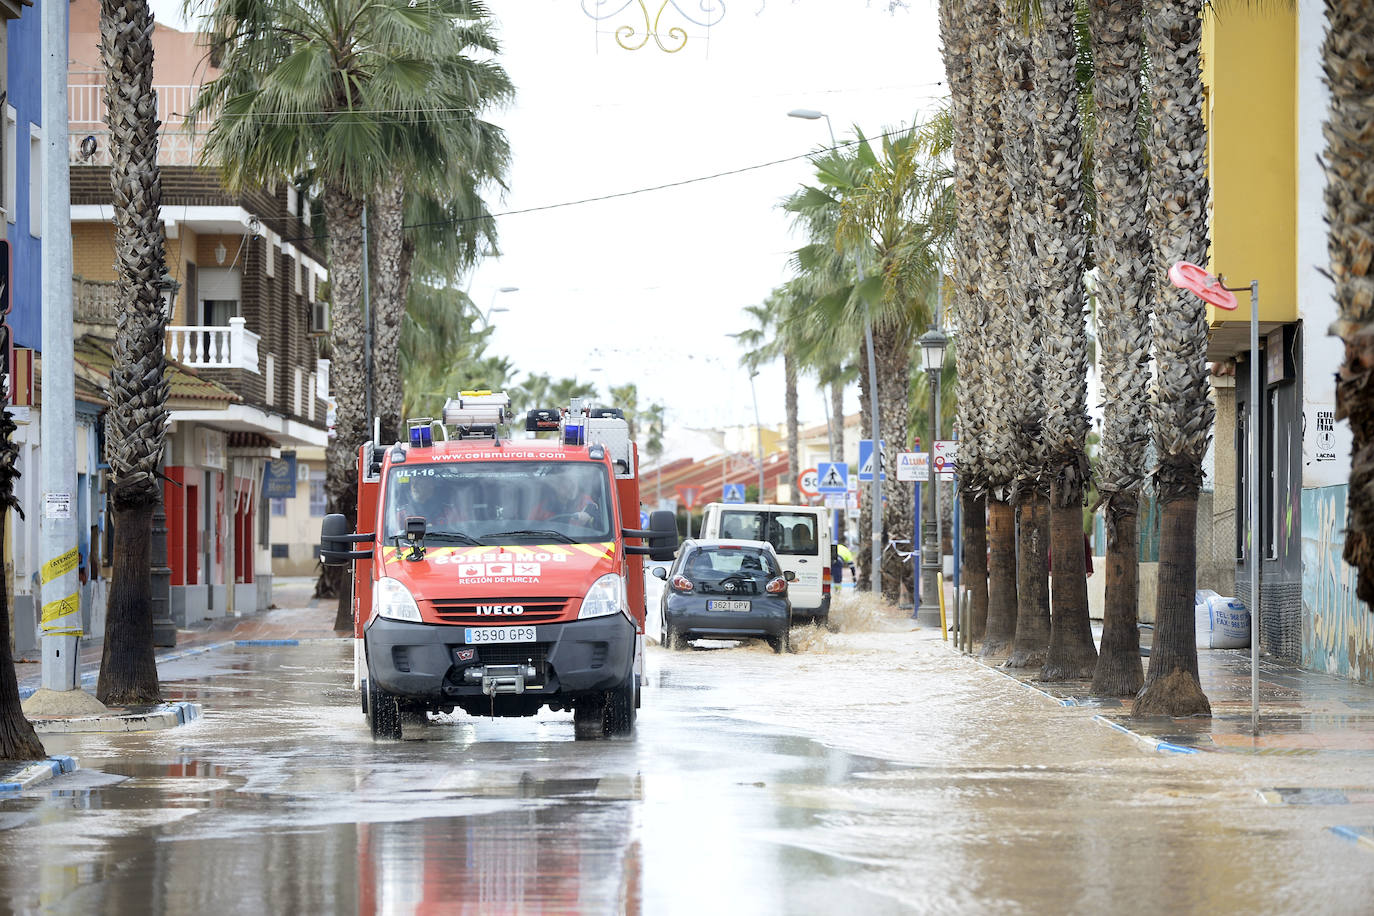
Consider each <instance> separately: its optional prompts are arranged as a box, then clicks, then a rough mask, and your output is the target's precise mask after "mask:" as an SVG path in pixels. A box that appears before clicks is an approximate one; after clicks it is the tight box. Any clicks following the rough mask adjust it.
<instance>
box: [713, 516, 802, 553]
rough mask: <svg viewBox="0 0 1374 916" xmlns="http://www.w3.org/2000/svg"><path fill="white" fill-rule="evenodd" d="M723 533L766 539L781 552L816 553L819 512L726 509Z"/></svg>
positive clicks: (741, 538) (723, 518)
mask: <svg viewBox="0 0 1374 916" xmlns="http://www.w3.org/2000/svg"><path fill="white" fill-rule="evenodd" d="M720 536H721V537H722V538H727V539H740V540H745V541H767V542H768V543H770V544H772V545H773V550H774V551H776V552H777V554H778V555H779V556H783V555H785V554H790V555H802V556H812V557H813V556H815V555H816V544H817V541H816V515H815V513H812V512H767V511H758V510H747V511H733V512H725V513H723V514H722V515H721V521H720Z"/></svg>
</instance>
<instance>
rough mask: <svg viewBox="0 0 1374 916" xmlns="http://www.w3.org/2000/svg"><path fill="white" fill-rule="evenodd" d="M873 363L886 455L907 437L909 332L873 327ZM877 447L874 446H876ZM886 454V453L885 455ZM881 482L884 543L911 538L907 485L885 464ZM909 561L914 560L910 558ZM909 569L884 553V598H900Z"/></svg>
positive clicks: (909, 576)
mask: <svg viewBox="0 0 1374 916" xmlns="http://www.w3.org/2000/svg"><path fill="white" fill-rule="evenodd" d="M873 350H874V363H875V366H876V369H877V372H878V410H879V411H880V412H881V416H880V421H881V424H882V428H881V430H880V432H881V433H882V437H883V441H885V442H889V443H892V447H891V448H889V449H888V450H887V455H892V454H895V453H896V452H897V451H899V450H901V449H903V448H905V447H906V443H907V438H908V419H907V409H908V406H907V405H908V404H909V399H908V391H909V390H910V388H911V351H910V340H909V339H908V335H907V334H905V333H903V332H902V331H901V330H900V329H899V328H897V327H893V326H884V325H879V326H877V327H875V328H874V329H873ZM875 448H876V445H875ZM884 457H886V456H884ZM883 473H884V474H885V475H886V476H887V479H886V480H884V481H883V483H882V492H883V500H884V503H885V504H884V506H883V533H884V544H886V542H887V541H890V540H891V539H892V538H907V539H911V544H912V546H913V547H915V546H918V545H919V541H918V538H919V535H917V534H916V533H915V532H913V531H912V526H913V524H914V521H915V518H914V515H915V509H914V506H913V503H912V499H911V492H910V490H909V489H908V487H907V485H906V484H905V483H903V482H902V481H899V480H898V479H897V471H896V468H895V467H886V466H885V467H884V468H883ZM912 562H913V563H914V562H916V561H915V559H914V558H913V560H912ZM911 582H912V568H911V566H910V565H908V564H907V563H906V562H905V561H904V560H903V559H902V558H901V557H899V556H897V553H896V552H895V551H891V550H888V551H884V553H883V597H884V598H886V599H887V600H888V601H891V602H892V603H893V604H896V603H898V602H899V601H901V597H902V588H903V586H904V585H905V586H907V590H908V591H910V590H911V589H912V587H913V586H912V585H911Z"/></svg>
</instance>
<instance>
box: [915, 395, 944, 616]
mask: <svg viewBox="0 0 1374 916" xmlns="http://www.w3.org/2000/svg"><path fill="white" fill-rule="evenodd" d="M927 374H928V376H929V378H930V431H931V440H930V452H929V454H928V456H927V459H926V486H927V487H928V488H929V490H930V494H929V496H927V498H926V511H927V513H928V514H929V517H928V518H926V519H925V520H924V521H923V522H922V524H921V547H920V550H921V552H920V557H921V599H922V600H921V606H920V608H919V609H918V610H917V616H916V619H917V620H918V621H919V622H920V623H922V624H923V625H925V626H934V627H938V626H939V625H940V596H939V594H938V589H939V587H940V585H939V579H938V576H937V575H936V574H937V573H938V572H939V566H938V562H939V561H938V559H937V557H938V552H939V545H938V544H937V543H936V538H937V537H938V534H937V529H936V519H935V512H936V507H935V436H936V435H937V434H938V430H939V426H938V425H937V424H938V423H939V418H938V416H937V414H936V409H937V405H938V402H939V385H940V379H939V373H938V371H937V370H927ZM912 537H913V538H914V537H915V532H914V531H913V532H912Z"/></svg>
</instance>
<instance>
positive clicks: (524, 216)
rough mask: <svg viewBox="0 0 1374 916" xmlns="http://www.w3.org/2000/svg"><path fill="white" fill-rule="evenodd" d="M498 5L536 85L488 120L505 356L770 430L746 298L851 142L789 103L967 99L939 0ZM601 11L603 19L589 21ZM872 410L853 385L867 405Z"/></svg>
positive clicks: (869, 120) (488, 268) (812, 413)
mask: <svg viewBox="0 0 1374 916" xmlns="http://www.w3.org/2000/svg"><path fill="white" fill-rule="evenodd" d="M179 4H180V0H153V2H152V5H153V9H154V12H155V14H157V15H159V18H160V21H164V22H168V23H169V24H174V25H175V24H180V25H181V27H186V26H185V24H184V20H180V19H179V17H178V16H176V10H177V7H178V6H179ZM488 6H489V9H490V10H491V12H492V14H493V17H494V18H495V20H496V21H497V26H498V35H499V38H500V41H501V44H502V51H501V54H500V58H499V59H500V62H501V63H502V65H503V66H504V67H505V68H506V71H507V72H508V73H509V74H510V77H511V79H512V81H513V82H514V84H515V86H516V98H515V101H514V103H513V104H512V105H510V106H509V107H507V108H505V109H502V110H497V111H492V112H490V113H489V115H488V116H487V117H488V120H490V121H492V122H493V123H496V124H498V125H500V126H501V127H502V128H503V129H504V130H505V132H506V136H507V138H508V140H509V142H510V145H511V148H512V152H513V162H512V167H511V170H510V173H509V177H508V190H507V191H506V192H505V193H504V194H501V193H499V189H498V190H497V191H496V192H494V193H493V194H492V195H491V196H490V197H489V198H488V200H489V203H490V204H491V206H492V208H493V210H494V212H496V213H497V214H503V215H500V216H499V218H498V221H497V226H498V232H499V239H500V242H499V247H500V254H499V257H490V258H487V259H485V260H484V261H483V262H482V263H481V264H480V266H479V267H478V268H477V269H476V271H475V272H474V273H473V274H472V275H471V277H469V278H467V279H466V281H465V282H467V283H468V290H469V294H470V295H471V297H472V299H473V301H474V303H475V305H476V306H477V307H478V308H479V309H481V310H483V311H484V312H485V311H487V310H488V309H505V310H506V311H499V312H492V313H491V316H490V317H491V322H492V325H493V326H494V328H495V330H494V333H493V335H492V337H491V348H492V351H493V352H495V353H499V354H501V355H505V356H507V357H508V358H509V359H511V361H512V362H513V363H514V364H515V366H516V367H517V370H518V377H523V376H524V374H525V373H547V374H549V375H551V376H553V377H555V378H561V377H564V376H576V377H578V378H580V379H584V380H587V381H590V382H593V383H594V384H596V385H597V387H598V388H599V389H600V390H601V391H602V393H603V394H604V393H605V391H606V389H607V388H609V387H610V386H612V385H623V384H626V383H629V382H633V383H634V384H635V385H636V386H637V388H638V392H639V399H640V404H641V406H644V405H647V404H648V403H649V402H652V401H659V402H662V403H663V404H664V405H665V406H666V407H667V419H668V422H669V423H670V424H678V425H683V426H722V425H735V424H750V423H753V421H754V405H753V401H752V399H751V392H750V386H749V376H748V374H747V372H746V371H745V370H744V369H742V368H740V366H739V360H740V357H741V356H742V354H743V351H742V350H741V348H740V347H739V346H738V344H737V343H736V342H735V341H734V340H733V339H732V338H731V337H730V335H731V334H733V333H737V332H739V331H741V330H744V329H746V328H747V327H749V324H750V319H749V316H748V315H747V314H745V313H744V312H743V309H744V307H746V306H748V305H754V304H759V303H761V302H763V300H764V299H765V298H766V297H767V295H768V293H769V292H770V291H771V290H772V289H773V288H774V287H776V286H778V285H779V284H781V283H783V282H785V281H786V280H787V279H788V278H789V271H788V267H787V264H788V257H789V255H790V253H791V251H792V250H793V249H795V248H796V247H798V246H799V245H800V244H801V243H802V240H801V238H800V236H797V235H795V234H794V233H793V232H792V230H791V227H790V223H789V220H788V218H787V215H786V214H785V213H783V212H782V211H781V210H780V209H779V207H778V204H779V201H780V200H781V199H782V198H783V197H785V196H786V195H787V194H789V193H790V192H791V191H793V190H794V189H796V188H797V187H799V186H800V185H801V184H803V183H805V182H807V181H810V180H811V178H812V174H813V173H812V170H811V168H810V165H809V163H808V162H807V160H806V155H807V154H808V153H810V152H813V151H815V150H816V149H818V148H819V147H821V146H828V145H829V141H830V137H829V134H828V133H827V131H826V122H825V121H824V120H812V121H807V120H801V119H796V118H789V117H787V112H788V111H789V110H791V109H795V108H810V109H815V110H820V111H824V112H825V113H827V114H828V115H829V117H830V122H831V124H832V126H833V128H834V132H835V134H836V135H837V136H838V138H839V140H840V141H841V142H843V141H844V140H845V139H847V138H849V139H852V138H853V136H854V125H858V126H859V128H861V129H862V130H863V131H864V133H866V134H868V135H869V136H874V135H877V134H879V133H881V132H882V131H884V130H888V129H892V128H895V127H901V126H905V125H909V124H911V123H912V122H913V121H914V120H918V119H920V118H922V117H923V114H924V113H926V112H929V111H930V110H931V109H932V108H933V107H934V106H936V105H937V104H938V103H939V100H940V99H941V98H942V97H943V96H944V95H945V87H944V84H943V79H944V66H943V62H942V60H941V57H940V50H939V35H938V24H937V21H936V6H935V0H907V2H905V3H890V2H889V0H725V2H723V3H722V2H721V0H677V2H673V0H642V2H641V0H601V2H600V3H599V4H598V0H488ZM617 7H620V9H619V10H617V9H616V8H617ZM659 7H662V13H661V18H660V30H662V31H666V30H667V28H668V27H670V26H678V27H681V28H682V29H684V30H686V32H687V41H686V44H685V45H683V46H682V50H680V51H678V52H676V53H665V52H664V51H662V50H660V49H659V48H658V47H657V46H656V45H655V43H654V41H653V40H649V41H648V43H647V44H646V45H645V46H644V47H643V48H641V49H639V50H633V51H632V50H625V49H624V48H622V47H620V46H619V45H618V44H617V42H616V39H615V36H614V34H613V33H614V29H615V27H616V26H629V25H635V26H637V35H636V39H635V40H636V41H637V40H638V39H640V38H642V37H643V35H644V14H643V13H642V12H641V8H644V9H647V10H648V12H649V14H650V15H651V16H652V15H654V14H655V13H658V12H659ZM703 8H705V10H707V11H708V12H703ZM598 9H599V10H600V11H601V15H603V16H605V17H606V18H604V19H602V20H601V21H597V20H595V19H593V18H592V17H591V16H590V15H589V14H588V12H587V10H593V11H595V10H598ZM689 14H690V17H691V18H695V19H696V20H698V21H705V20H707V19H710V20H714V21H713V22H712V24H711V25H710V26H709V27H703V26H701V25H698V24H696V23H694V22H692V21H691V18H689ZM164 15H166V16H169V17H172V18H162V16H164ZM664 41H665V43H668V42H669V39H668V38H667V37H666V36H665V37H664ZM632 43H633V42H632ZM669 46H670V47H671V46H674V45H672V44H670V45H669ZM725 173H733V174H725ZM712 176H716V177H712ZM663 185H676V186H675V187H669V188H663V187H661V186H663ZM652 189H656V190H652ZM611 195H615V196H614V197H612V199H607V200H599V201H597V200H593V199H594V198H604V197H608V196H611ZM521 211H525V212H521ZM505 288H513V289H512V290H511V291H506V292H502V290H503V289H505ZM755 381H756V391H757V398H758V413H759V416H760V418H761V420H762V422H763V423H764V424H765V425H770V426H773V425H776V424H779V423H781V422H782V421H783V419H784V408H783V374H782V366H781V362H780V361H779V362H778V363H776V364H774V365H771V366H768V367H765V368H764V369H762V370H761V372H760V374H759V376H758V378H757V379H756V380H755ZM800 395H801V397H800V413H801V418H802V421H803V422H804V423H821V422H824V419H825V413H824V410H825V408H824V405H823V401H822V398H821V395H820V393H819V392H818V391H817V390H816V387H815V384H814V382H811V381H809V380H807V379H803V380H802V384H801V391H800ZM857 409H858V394H857V389H852V390H851V391H849V392H848V393H847V395H846V400H845V410H846V412H853V411H856V410H857Z"/></svg>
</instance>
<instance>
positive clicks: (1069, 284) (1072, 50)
mask: <svg viewBox="0 0 1374 916" xmlns="http://www.w3.org/2000/svg"><path fill="white" fill-rule="evenodd" d="M1040 9H1041V14H1042V17H1043V18H1042V22H1041V23H1040V25H1039V27H1038V28H1037V29H1036V30H1035V31H1034V32H1033V38H1032V42H1031V44H1032V49H1031V50H1032V53H1033V55H1034V57H1035V59H1036V60H1037V61H1038V64H1039V66H1038V70H1039V73H1038V78H1037V80H1036V92H1035V112H1034V114H1035V136H1036V143H1035V150H1036V154H1037V156H1036V158H1037V162H1036V165H1037V168H1036V174H1037V175H1038V176H1039V181H1038V184H1039V195H1038V196H1039V199H1040V200H1042V201H1043V202H1044V206H1043V207H1042V209H1041V214H1042V218H1041V220H1040V221H1039V225H1040V226H1041V235H1040V238H1039V239H1038V240H1037V242H1038V244H1037V251H1036V253H1037V254H1038V256H1039V257H1038V260H1037V262H1036V264H1035V272H1036V274H1037V279H1038V285H1039V287H1040V289H1041V291H1042V293H1043V296H1044V299H1043V302H1044V306H1045V329H1044V334H1045V337H1044V342H1045V347H1044V351H1043V356H1042V364H1041V365H1042V367H1043V370H1042V373H1041V377H1042V378H1043V380H1044V391H1045V422H1044V435H1045V445H1046V450H1045V458H1046V464H1045V471H1046V473H1045V480H1047V481H1048V483H1049V485H1050V522H1051V524H1050V550H1051V555H1052V557H1053V560H1054V590H1053V608H1052V618H1051V629H1050V644H1049V650H1048V652H1047V654H1046V658H1045V664H1044V667H1043V668H1041V671H1040V677H1041V678H1042V679H1043V680H1048V681H1060V680H1067V679H1070V678H1080V677H1090V676H1091V675H1092V673H1093V670H1094V669H1095V668H1096V666H1097V648H1096V646H1095V645H1094V644H1093V632H1092V622H1091V620H1090V619H1089V618H1088V588H1087V571H1086V565H1085V562H1084V559H1085V558H1084V553H1083V504H1084V495H1085V494H1086V492H1087V488H1088V485H1089V469H1088V454H1087V447H1086V446H1087V437H1088V410H1087V399H1088V398H1087V394H1088V390H1087V373H1088V346H1087V344H1088V333H1087V318H1086V314H1085V309H1084V301H1085V296H1084V290H1083V269H1084V264H1085V262H1086V261H1087V246H1088V236H1087V233H1086V231H1085V227H1086V221H1085V218H1084V212H1083V190H1082V188H1083V185H1082V182H1083V144H1082V139H1081V133H1080V130H1079V123H1078V81H1077V79H1076V70H1077V64H1078V55H1077V47H1076V44H1077V42H1076V38H1077V36H1076V31H1075V29H1076V19H1075V15H1074V2H1073V0H1041V2H1040Z"/></svg>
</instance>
